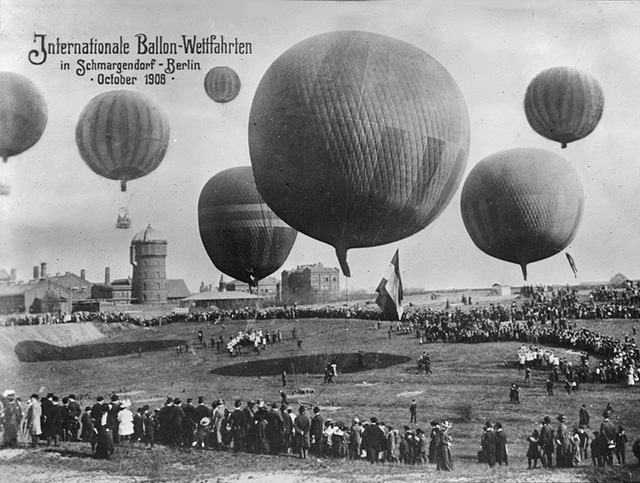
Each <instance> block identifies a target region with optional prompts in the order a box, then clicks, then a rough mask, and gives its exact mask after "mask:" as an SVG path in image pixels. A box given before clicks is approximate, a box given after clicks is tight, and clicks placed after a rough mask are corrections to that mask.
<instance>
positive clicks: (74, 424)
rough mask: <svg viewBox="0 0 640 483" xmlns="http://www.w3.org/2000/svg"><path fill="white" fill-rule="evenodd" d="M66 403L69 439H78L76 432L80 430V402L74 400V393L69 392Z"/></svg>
mask: <svg viewBox="0 0 640 483" xmlns="http://www.w3.org/2000/svg"><path fill="white" fill-rule="evenodd" d="M67 399H68V401H69V402H68V404H67V418H68V424H67V427H68V431H69V436H70V440H71V441H78V432H79V431H80V417H81V416H82V408H81V407H80V403H79V402H78V401H76V395H75V394H69V396H68V398H67Z"/></svg>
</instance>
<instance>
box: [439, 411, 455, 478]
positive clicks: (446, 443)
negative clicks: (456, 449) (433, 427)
mask: <svg viewBox="0 0 640 483" xmlns="http://www.w3.org/2000/svg"><path fill="white" fill-rule="evenodd" d="M449 429H451V423H450V422H449V421H445V422H443V423H442V426H441V429H440V435H439V438H438V449H437V451H436V469H437V470H438V471H452V470H453V455H452V454H451V436H450V435H449Z"/></svg>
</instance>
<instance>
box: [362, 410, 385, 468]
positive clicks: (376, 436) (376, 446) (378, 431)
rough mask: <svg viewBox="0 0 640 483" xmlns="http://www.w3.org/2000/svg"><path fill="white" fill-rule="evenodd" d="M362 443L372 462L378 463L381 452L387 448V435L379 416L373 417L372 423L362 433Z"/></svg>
mask: <svg viewBox="0 0 640 483" xmlns="http://www.w3.org/2000/svg"><path fill="white" fill-rule="evenodd" d="M362 443H363V446H364V449H365V451H366V452H367V459H368V460H369V462H371V463H378V461H379V456H380V453H381V452H382V451H384V450H386V449H387V437H386V435H385V434H384V431H383V430H382V428H381V427H380V426H378V418H376V417H375V416H374V417H372V418H371V424H369V426H367V427H366V428H365V430H364V432H363V433H362Z"/></svg>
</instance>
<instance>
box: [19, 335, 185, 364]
mask: <svg viewBox="0 0 640 483" xmlns="http://www.w3.org/2000/svg"><path fill="white" fill-rule="evenodd" d="M185 342H186V341H184V340H175V339H174V340H148V341H132V342H103V343H98V344H84V345H75V346H71V347H60V346H57V345H52V344H47V343H46V342H40V341H36V340H25V341H22V342H18V344H16V348H15V352H16V355H17V356H18V360H20V361H21V362H43V361H72V360H77V359H97V358H100V357H113V356H123V355H127V354H135V353H138V352H142V353H144V352H151V351H157V350H161V349H166V348H168V347H177V346H178V345H179V344H184V343H185Z"/></svg>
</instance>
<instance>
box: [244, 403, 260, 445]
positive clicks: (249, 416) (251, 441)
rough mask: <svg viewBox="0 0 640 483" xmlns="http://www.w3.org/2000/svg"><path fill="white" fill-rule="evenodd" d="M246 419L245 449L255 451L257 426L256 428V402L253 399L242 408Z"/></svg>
mask: <svg viewBox="0 0 640 483" xmlns="http://www.w3.org/2000/svg"><path fill="white" fill-rule="evenodd" d="M242 412H243V413H244V420H245V428H244V434H245V450H246V451H250V452H252V453H255V452H256V451H257V438H258V434H257V428H256V424H257V421H256V412H257V410H256V403H255V401H253V400H249V401H247V405H246V406H245V407H244V409H242Z"/></svg>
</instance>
